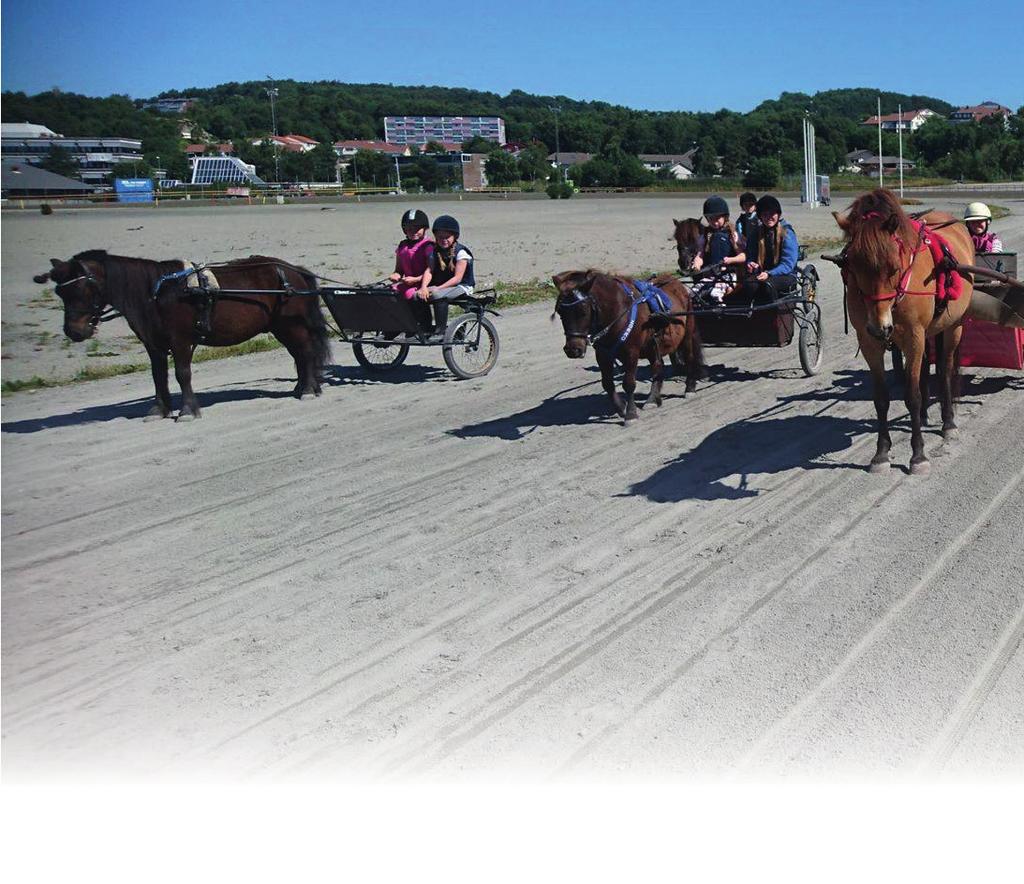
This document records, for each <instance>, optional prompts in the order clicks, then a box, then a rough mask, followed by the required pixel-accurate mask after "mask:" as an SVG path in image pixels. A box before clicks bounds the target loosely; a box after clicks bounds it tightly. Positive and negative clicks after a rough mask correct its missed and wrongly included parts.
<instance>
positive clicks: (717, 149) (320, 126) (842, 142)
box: [3, 80, 1024, 178]
mask: <svg viewBox="0 0 1024 884" xmlns="http://www.w3.org/2000/svg"><path fill="white" fill-rule="evenodd" d="M268 85H269V84H268V83H266V82H247V83H224V84H222V85H219V86H215V87H212V88H202V89H200V88H189V89H181V90H172V91H168V92H165V93H162V95H161V96H159V97H163V98H174V97H184V96H188V97H190V98H193V99H195V101H196V103H195V104H194V105H193V106H192V107H191V108H190V109H189V112H188V116H189V118H190V119H192V120H193V121H194V122H195V123H196V124H198V126H199V127H201V128H202V129H203V130H205V131H207V132H208V133H209V134H210V135H211V136H212V137H213V138H214V139H216V140H218V141H226V140H232V141H237V142H242V141H245V140H248V139H253V138H258V137H259V136H261V135H266V134H267V133H268V132H270V130H271V109H270V100H269V97H268V95H267V88H268ZM274 85H275V86H276V88H277V90H278V92H277V95H276V99H275V112H276V115H277V129H278V131H279V132H281V133H288V132H294V133H298V134H302V135H308V136H310V137H312V138H315V139H316V140H318V141H321V142H325V143H330V142H333V141H337V140H339V139H380V138H383V135H384V128H383V127H384V121H383V118H384V117H385V116H386V115H394V114H415V115H430V114H447V115H494V116H501V117H503V118H504V119H505V122H506V134H507V136H508V138H509V140H510V141H517V142H531V141H538V142H541V143H542V144H543V145H544V146H545V147H546V148H547V150H549V151H551V150H554V149H555V143H556V138H555V124H556V113H555V112H554V111H553V110H552V108H554V107H558V108H560V111H559V112H558V114H557V120H558V143H559V147H560V148H561V150H563V151H582V152H587V153H602V152H604V153H605V154H608V153H609V152H612V153H616V152H624V153H625V154H639V153H661V154H681V153H684V152H686V151H688V150H689V149H691V148H692V147H698V148H699V149H700V150H699V153H698V163H699V166H698V172H703V173H705V174H711V173H712V172H721V173H722V174H725V175H735V174H738V173H740V172H742V171H743V170H744V169H747V168H749V166H750V164H751V163H752V162H753V161H755V160H763V159H772V160H775V161H776V162H777V163H778V164H779V165H780V166H781V169H782V171H783V172H785V173H794V172H797V171H799V170H800V168H801V167H802V160H801V145H802V135H801V121H802V119H803V117H804V114H805V113H807V114H809V115H810V118H811V119H812V120H813V122H814V123H815V127H816V130H817V137H818V143H817V156H818V165H819V168H820V170H821V171H823V172H831V171H834V170H836V169H837V168H838V167H839V166H840V165H841V164H842V161H843V158H844V155H845V154H846V153H847V152H848V151H850V150H853V149H856V148H868V149H875V148H876V147H877V134H876V132H875V130H874V129H872V128H870V127H866V126H863V125H862V123H863V121H864V120H865V119H866V118H867V117H868V116H870V115H871V114H873V113H874V112H875V108H876V102H877V100H878V97H879V94H880V93H878V92H877V91H876V90H874V89H868V88H856V89H832V90H828V91H824V92H818V93H816V94H814V95H807V94H804V93H798V92H785V93H783V94H782V95H780V96H779V97H778V98H776V99H771V100H767V101H764V102H762V103H761V104H760V105H758V106H757V107H756V108H755V109H754V110H752V111H750V112H749V113H745V114H743V113H738V112H735V111H730V110H726V109H722V110H719V111H715V112H712V113H708V112H699V113H694V112H688V111H641V110H633V109H631V108H627V107H623V106H620V105H611V104H607V103H604V102H596V101H593V102H592V101H576V100H573V99H570V98H566V97H564V96H542V95H530V94H528V93H525V92H521V91H519V90H514V91H512V92H510V93H509V94H508V95H505V96H501V95H498V94H496V93H493V92H481V91H477V90H472V89H461V88H446V87H441V86H392V85H385V84H376V83H370V84H347V83H338V82H334V81H320V82H309V83H307V82H297V81H294V80H280V81H277V82H276V83H275V84H274ZM881 97H882V111H883V113H894V112H895V111H896V106H897V105H898V104H902V105H903V108H904V110H912V109H919V108H925V107H927V108H930V109H932V110H934V111H936V112H937V113H939V114H941V115H943V116H945V115H946V114H947V113H949V111H950V110H952V105H950V104H949V103H948V102H946V101H943V100H941V99H938V98H935V97H932V96H926V95H907V94H901V93H895V92H883V93H881ZM141 104H142V102H140V101H136V102H133V101H132V100H131V99H129V98H127V97H125V96H111V97H109V98H86V97H84V96H80V95H73V94H70V93H63V92H46V93H41V94H39V95H35V96H26V95H24V94H22V93H5V94H4V100H3V119H4V120H5V121H24V120H28V121H31V122H34V123H42V124H43V125H46V126H49V127H50V128H52V129H55V130H57V131H60V132H63V133H64V134H66V135H100V134H105V135H123V136H127V137H135V138H142V140H143V149H144V151H145V152H146V154H147V155H153V154H161V155H162V157H163V159H164V161H165V164H166V162H167V158H168V157H170V156H171V152H172V150H174V149H175V147H174V145H175V142H176V140H177V134H176V129H175V124H174V122H173V121H172V120H171V119H169V118H168V117H166V116H162V115H160V114H158V113H156V112H154V111H148V110H147V111H143V110H141ZM1020 122H1021V117H1020V116H1019V115H1018V116H1016V117H1014V122H1013V125H1012V126H1011V128H1010V130H1009V131H1008V132H1004V133H1002V134H1001V133H1000V132H998V131H995V130H994V129H991V127H989V128H988V129H986V128H985V127H984V126H982V125H981V124H976V125H967V126H960V127H951V126H949V124H947V123H946V122H945V120H944V119H938V120H934V121H932V122H929V123H928V124H927V125H926V126H925V127H924V129H922V130H921V131H922V132H925V130H928V133H927V135H926V137H925V138H921V137H920V133H918V134H917V135H915V136H914V137H912V138H910V139H906V140H905V144H904V150H905V153H906V154H907V156H908V157H910V158H912V159H916V160H918V161H919V162H920V163H922V164H923V167H924V166H927V167H928V168H929V169H930V170H931V171H935V172H938V173H941V174H949V175H957V174H961V175H967V176H969V177H977V178H992V177H1007V176H1017V175H1021V174H1024V168H1022V166H1024V152H1022V150H1021V149H1020V147H1021V138H1022V135H1021V126H1020ZM954 128H955V129H956V130H957V131H956V133H953V132H952V130H953V129H954ZM916 142H921V143H922V144H923V143H927V145H928V150H927V152H922V151H919V150H918V149H917V148H916V147H915V143H916ZM995 142H998V143H999V144H998V147H991V148H989V149H988V153H987V154H986V156H985V157H984V158H982V153H983V148H986V146H987V145H991V144H994V143H995ZM180 149H181V148H180V145H179V146H178V147H177V150H178V152H179V153H180ZM895 150H896V144H895V136H894V135H890V136H886V139H885V140H884V142H883V152H885V153H890V152H893V153H894V152H895Z"/></svg>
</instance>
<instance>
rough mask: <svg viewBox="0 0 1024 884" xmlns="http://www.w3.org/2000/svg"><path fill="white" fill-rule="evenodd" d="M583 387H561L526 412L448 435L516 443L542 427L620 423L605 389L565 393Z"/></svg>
mask: <svg viewBox="0 0 1024 884" xmlns="http://www.w3.org/2000/svg"><path fill="white" fill-rule="evenodd" d="M578 389H580V387H570V388H568V389H566V390H561V391H560V392H558V393H555V394H554V395H553V396H549V397H548V398H547V399H545V400H544V401H542V402H541V403H539V404H538V405H535V406H533V407H532V408H527V409H526V410H524V411H519V412H516V413H515V414H510V415H508V416H506V417H499V418H495V419H494V420H489V421H481V422H480V423H478V424H466V425H465V426H463V427H459V428H458V429H454V430H448V435H450V436H457V437H458V438H460V439H473V438H479V437H491V438H494V439H506V440H508V441H510V442H514V441H516V440H518V439H524V438H525V437H526V436H528V435H530V433H532V432H534V431H535V430H536V429H538V428H539V427H563V426H571V425H577V426H583V425H586V424H600V423H621V420H622V419H621V418H620V417H618V415H616V414H615V413H614V412H611V411H610V405H609V403H608V396H607V395H606V394H605V392H604V390H600V391H598V392H594V393H587V394H584V395H582V396H566V395H565V394H566V393H571V392H572V391H573V390H578Z"/></svg>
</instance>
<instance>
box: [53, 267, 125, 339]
mask: <svg viewBox="0 0 1024 884" xmlns="http://www.w3.org/2000/svg"><path fill="white" fill-rule="evenodd" d="M82 268H83V269H84V270H85V273H83V274H82V275H81V276H76V277H74V279H66V280H65V281H64V282H58V283H57V285H56V286H54V291H58V290H59V289H62V288H63V287H64V286H66V285H71V284H72V283H74V282H82V281H83V280H84V281H85V283H86V285H87V286H90V285H91V286H92V289H91V294H92V304H90V305H89V309H88V310H83V309H81V308H80V307H69V306H68V305H67V304H65V305H64V312H65V314H67V315H68V316H69V317H70V318H71V319H76V318H78V317H80V316H88V317H89V324H90V325H91V326H92V327H93V328H96V326H97V325H99V324H100V323H101V322H106V321H108V320H110V319H114V318H116V317H117V316H120V315H121V314H120V313H119V312H118V311H117V310H114V309H113V308H111V310H109V311H107V310H106V309H105V308H106V306H107V302H106V301H105V300H104V298H103V292H102V289H101V288H100V284H99V280H97V279H96V277H95V276H93V275H92V274H91V273H90V272H89V270H88V268H86V267H85V265H84V264H83V265H82Z"/></svg>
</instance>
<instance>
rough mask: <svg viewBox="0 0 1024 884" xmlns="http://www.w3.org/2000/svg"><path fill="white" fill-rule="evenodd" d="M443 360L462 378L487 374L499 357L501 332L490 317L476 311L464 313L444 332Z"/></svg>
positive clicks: (453, 372)
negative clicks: (499, 336)
mask: <svg viewBox="0 0 1024 884" xmlns="http://www.w3.org/2000/svg"><path fill="white" fill-rule="evenodd" d="M444 361H445V364H446V365H447V366H448V368H450V369H451V370H452V374H454V375H455V376H456V377H459V378H462V379H463V380H469V379H470V378H479V377H483V375H485V374H487V372H489V371H490V370H491V369H492V368H494V365H495V363H496V362H497V361H498V332H497V330H496V329H495V328H494V325H493V324H492V323H491V321H490V320H489V319H488V318H487V317H486V316H483V315H480V316H478V315H477V314H476V313H463V314H462V315H461V316H459V317H457V318H456V320H455V321H454V322H453V323H451V325H449V326H448V331H447V333H446V334H445V336H444Z"/></svg>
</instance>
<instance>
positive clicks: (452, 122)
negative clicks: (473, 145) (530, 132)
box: [384, 116, 507, 145]
mask: <svg viewBox="0 0 1024 884" xmlns="http://www.w3.org/2000/svg"><path fill="white" fill-rule="evenodd" d="M476 136H479V137H480V138H486V139H487V140H488V141H496V142H497V143H498V144H504V143H505V141H506V140H507V139H506V138H505V121H504V120H503V119H502V118H501V117H414V116H402V117H384V140H385V141H387V142H389V143H390V144H426V143H427V142H428V141H440V142H442V143H454V144H459V145H461V144H462V142H464V141H469V140H470V139H471V138H474V137H476Z"/></svg>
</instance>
